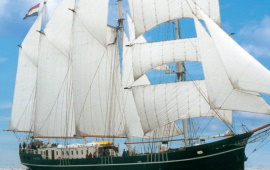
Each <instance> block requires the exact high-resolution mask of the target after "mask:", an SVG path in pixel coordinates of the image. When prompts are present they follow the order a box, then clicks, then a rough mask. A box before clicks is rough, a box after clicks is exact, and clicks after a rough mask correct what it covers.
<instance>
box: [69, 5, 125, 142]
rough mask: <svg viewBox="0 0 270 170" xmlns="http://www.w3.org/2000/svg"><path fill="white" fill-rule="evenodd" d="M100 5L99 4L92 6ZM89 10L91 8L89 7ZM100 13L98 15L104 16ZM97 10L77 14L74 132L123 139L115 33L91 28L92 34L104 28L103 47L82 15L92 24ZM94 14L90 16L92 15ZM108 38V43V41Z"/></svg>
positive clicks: (74, 64)
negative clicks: (104, 40) (104, 38)
mask: <svg viewBox="0 0 270 170" xmlns="http://www.w3.org/2000/svg"><path fill="white" fill-rule="evenodd" d="M93 5H94V6H95V5H99V2H98V3H95V4H93ZM90 9H92V7H91V8H90ZM103 12H104V11H99V12H98V13H100V14H101V13H103ZM94 13H97V11H95V10H94V11H91V10H87V13H76V18H75V21H74V34H73V38H74V40H73V41H74V42H73V44H74V45H73V53H72V61H73V66H72V78H73V93H74V109H75V113H76V114H75V118H76V130H77V135H79V136H85V137H87V136H89V137H90V136H95V137H125V136H126V134H125V132H124V126H125V120H124V114H123V108H122V103H121V102H122V101H121V100H120V99H121V95H122V94H121V92H122V90H121V77H120V64H119V58H118V51H117V43H116V42H114V41H115V37H116V36H117V34H116V31H115V30H114V29H112V28H109V27H108V26H107V22H106V23H104V24H103V25H99V24H98V25H96V27H95V28H94V26H95V24H93V25H92V29H93V30H94V32H95V31H98V30H99V29H100V30H104V29H105V28H106V33H105V35H107V36H108V37H106V44H108V45H106V46H104V45H103V44H101V43H100V41H99V40H98V39H96V38H95V37H96V36H98V35H99V34H97V35H95V34H94V32H89V30H88V28H87V27H86V25H87V24H86V23H85V22H89V21H88V20H81V17H82V16H81V15H85V16H87V17H88V18H89V20H90V21H91V17H93V16H95V15H96V14H94ZM92 14H93V16H92ZM107 39H108V40H107Z"/></svg>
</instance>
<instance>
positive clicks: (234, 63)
mask: <svg viewBox="0 0 270 170" xmlns="http://www.w3.org/2000/svg"><path fill="white" fill-rule="evenodd" d="M198 11H199V12H200V15H201V16H202V17H203V20H204V21H205V23H206V25H207V28H208V29H209V32H210V34H211V37H212V39H213V41H214V43H215V46H216V48H217V50H218V52H219V54H220V58H221V60H222V62H223V63H224V67H225V69H226V73H227V74H228V76H229V78H230V80H231V83H232V85H233V87H234V88H236V89H241V90H246V91H251V92H258V93H266V94H270V71H269V70H267V69H266V68H265V67H264V66H263V65H262V64H260V63H259V62H258V61H257V60H256V59H254V58H253V57H252V56H251V55H250V54H249V53H248V52H247V51H245V50H244V49H243V48H242V47H241V46H240V45H238V44H237V43H236V42H235V41H234V40H233V39H232V38H231V37H230V36H228V34H226V33H225V32H224V31H223V30H222V29H221V28H220V27H219V26H218V25H216V24H215V23H214V22H213V21H212V20H211V19H210V18H209V17H208V16H207V15H206V14H205V13H204V12H203V11H201V10H200V9H198Z"/></svg>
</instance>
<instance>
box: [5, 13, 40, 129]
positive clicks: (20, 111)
mask: <svg viewBox="0 0 270 170" xmlns="http://www.w3.org/2000/svg"><path fill="white" fill-rule="evenodd" d="M42 17H43V12H40V14H39V16H38V18H37V19H36V21H35V23H34V24H33V26H32V27H31V29H30V30H29V32H28V34H27V35H26V37H25V39H24V41H23V42H22V44H21V48H19V61H18V69H17V77H16V85H15V92H14V100H13V107H12V113H11V120H10V127H9V130H12V131H26V132H32V131H33V128H34V127H33V120H34V112H35V102H36V100H35V99H36V80H37V62H38V53H39V41H40V33H38V32H37V30H40V29H41V23H42Z"/></svg>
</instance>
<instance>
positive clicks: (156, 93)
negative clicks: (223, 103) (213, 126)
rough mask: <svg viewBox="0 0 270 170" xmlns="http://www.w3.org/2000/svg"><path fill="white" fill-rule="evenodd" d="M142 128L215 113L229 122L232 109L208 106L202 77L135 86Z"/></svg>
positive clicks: (150, 129)
mask: <svg viewBox="0 0 270 170" xmlns="http://www.w3.org/2000/svg"><path fill="white" fill-rule="evenodd" d="M132 91H133V95H134V98H135V102H136V106H137V109H138V113H139V116H140V119H141V124H142V126H143V130H144V132H150V131H152V130H154V129H156V128H158V127H162V126H164V125H166V124H168V123H170V122H174V121H176V120H180V119H187V118H193V117H217V118H220V119H221V120H223V121H224V122H227V123H231V122H232V112H231V111H224V110H211V108H210V106H209V104H208V100H207V99H208V95H207V92H206V86H205V81H192V82H191V81H188V82H178V83H169V84H158V85H147V86H136V87H133V88H132Z"/></svg>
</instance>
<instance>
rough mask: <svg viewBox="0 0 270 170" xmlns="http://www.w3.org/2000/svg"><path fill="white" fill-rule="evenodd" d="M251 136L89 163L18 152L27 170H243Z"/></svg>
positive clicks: (81, 160)
mask: <svg viewBox="0 0 270 170" xmlns="http://www.w3.org/2000/svg"><path fill="white" fill-rule="evenodd" d="M251 135H252V133H246V134H242V135H236V136H234V137H230V138H227V139H223V140H220V141H217V142H213V143H207V144H202V145H198V146H193V147H188V148H185V149H182V150H181V149H178V150H173V151H171V152H166V153H156V154H147V155H146V154H145V155H136V156H127V157H103V158H90V159H62V160H57V159H54V160H52V159H43V158H42V157H41V155H39V154H28V153H23V152H20V158H21V162H22V164H23V165H25V166H27V167H28V168H29V169H30V170H43V169H44V170H45V169H46V170H54V169H55V170H56V169H57V170H58V169H63V170H64V169H76V170H86V169H87V170H103V169H104V170H127V169H128V170H138V169H139V170H173V169H179V170H187V169H190V170H202V169H203V170H216V169H219V170H244V162H245V161H246V160H247V158H246V155H245V147H246V144H247V141H248V139H249V137H250V136H251Z"/></svg>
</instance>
